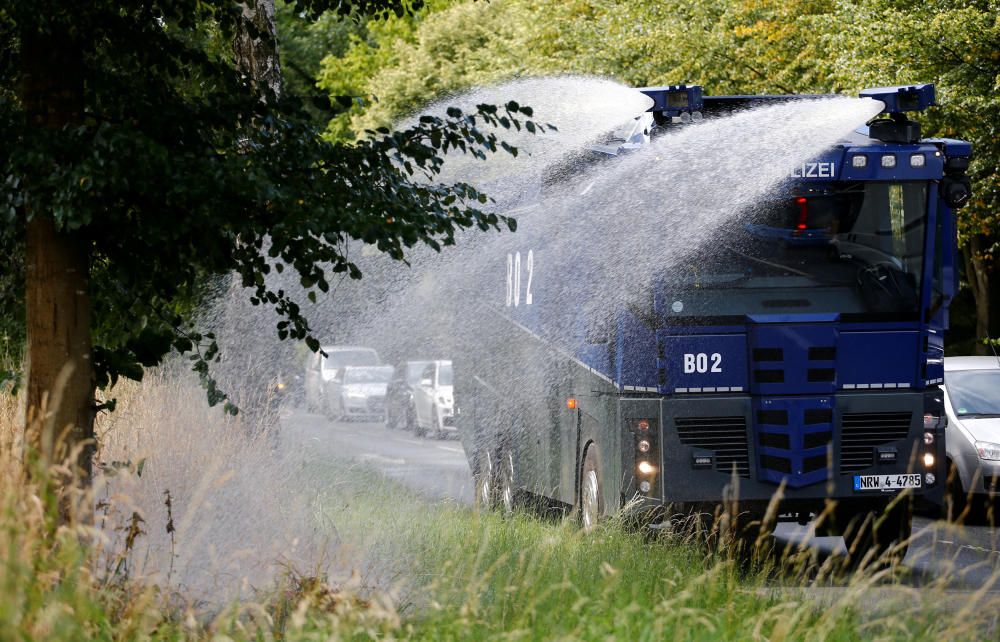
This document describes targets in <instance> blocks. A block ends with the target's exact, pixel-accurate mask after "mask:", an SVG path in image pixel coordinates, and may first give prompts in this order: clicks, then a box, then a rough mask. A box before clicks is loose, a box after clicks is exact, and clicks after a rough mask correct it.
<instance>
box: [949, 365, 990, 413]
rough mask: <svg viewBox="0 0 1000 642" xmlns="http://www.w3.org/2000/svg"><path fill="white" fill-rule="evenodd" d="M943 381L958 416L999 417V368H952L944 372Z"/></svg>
mask: <svg viewBox="0 0 1000 642" xmlns="http://www.w3.org/2000/svg"><path fill="white" fill-rule="evenodd" d="M944 383H945V386H946V387H947V389H948V398H949V399H950V400H951V407H952V409H954V411H955V414H956V415H958V416H959V417H1000V368H998V369H996V370H952V371H950V372H946V373H945V375H944Z"/></svg>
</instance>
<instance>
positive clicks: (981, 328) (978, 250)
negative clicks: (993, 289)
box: [963, 235, 991, 354]
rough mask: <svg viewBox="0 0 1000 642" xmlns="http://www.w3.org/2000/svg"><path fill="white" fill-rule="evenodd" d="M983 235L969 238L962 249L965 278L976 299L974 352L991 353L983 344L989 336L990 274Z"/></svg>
mask: <svg viewBox="0 0 1000 642" xmlns="http://www.w3.org/2000/svg"><path fill="white" fill-rule="evenodd" d="M982 248H983V237H981V236H979V235H976V236H973V237H972V238H970V239H969V245H968V247H966V248H965V249H964V251H963V254H964V255H965V278H966V281H968V283H969V287H970V288H971V289H972V296H973V297H974V298H975V300H976V354H991V352H990V349H989V348H988V347H987V346H986V345H984V344H983V339H987V338H989V336H990V274H989V266H987V265H986V261H984V260H983V253H982Z"/></svg>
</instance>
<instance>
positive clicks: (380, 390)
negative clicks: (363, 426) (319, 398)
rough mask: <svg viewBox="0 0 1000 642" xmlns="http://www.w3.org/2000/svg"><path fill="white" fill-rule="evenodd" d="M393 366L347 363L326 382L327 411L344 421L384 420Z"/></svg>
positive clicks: (333, 417)
mask: <svg viewBox="0 0 1000 642" xmlns="http://www.w3.org/2000/svg"><path fill="white" fill-rule="evenodd" d="M392 373H393V367H392V366H347V367H346V368H341V369H340V370H338V371H337V374H336V375H335V376H334V378H333V379H331V380H330V381H329V382H328V383H327V387H326V393H325V396H326V402H327V415H328V416H329V417H330V418H331V419H338V420H341V421H380V422H381V421H385V392H386V389H387V388H388V387H389V381H390V380H391V379H392Z"/></svg>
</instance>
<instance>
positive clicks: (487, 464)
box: [474, 451, 496, 511]
mask: <svg viewBox="0 0 1000 642" xmlns="http://www.w3.org/2000/svg"><path fill="white" fill-rule="evenodd" d="M478 461H479V465H478V466H476V474H475V476H474V481H475V488H474V490H475V493H476V497H475V503H476V508H478V509H479V510H481V511H483V510H493V508H494V507H495V505H496V490H495V489H494V487H493V483H494V479H493V478H494V474H493V458H492V457H491V456H490V453H489V452H488V451H482V452H481V453H480V454H479V457H478Z"/></svg>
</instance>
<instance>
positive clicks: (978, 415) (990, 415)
mask: <svg viewBox="0 0 1000 642" xmlns="http://www.w3.org/2000/svg"><path fill="white" fill-rule="evenodd" d="M958 416H959V417H966V418H968V419H996V418H998V417H1000V412H961V413H958Z"/></svg>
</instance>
